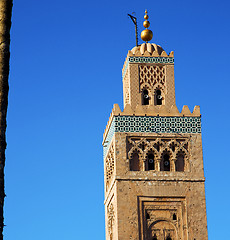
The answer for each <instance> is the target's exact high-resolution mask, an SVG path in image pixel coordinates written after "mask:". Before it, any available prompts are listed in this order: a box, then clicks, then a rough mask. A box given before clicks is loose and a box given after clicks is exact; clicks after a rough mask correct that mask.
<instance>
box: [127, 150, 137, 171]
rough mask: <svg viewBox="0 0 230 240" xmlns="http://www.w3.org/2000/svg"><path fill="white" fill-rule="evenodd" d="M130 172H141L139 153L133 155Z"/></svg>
mask: <svg viewBox="0 0 230 240" xmlns="http://www.w3.org/2000/svg"><path fill="white" fill-rule="evenodd" d="M129 165H130V171H139V170H140V163H139V155H138V153H137V152H135V153H133V155H132V158H131V159H130V161H129Z"/></svg>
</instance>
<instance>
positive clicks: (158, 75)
mask: <svg viewBox="0 0 230 240" xmlns="http://www.w3.org/2000/svg"><path fill="white" fill-rule="evenodd" d="M139 75H140V89H142V85H145V84H146V83H147V84H149V85H150V86H153V85H155V84H157V83H159V84H161V85H164V84H165V67H164V66H150V65H140V66H139Z"/></svg>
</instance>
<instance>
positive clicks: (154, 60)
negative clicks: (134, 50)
mask: <svg viewBox="0 0 230 240" xmlns="http://www.w3.org/2000/svg"><path fill="white" fill-rule="evenodd" d="M129 63H174V58H173V57H129V58H128V60H127V62H126V64H125V68H124V72H123V74H122V79H123V78H124V76H125V73H126V70H127V68H128V64H129Z"/></svg>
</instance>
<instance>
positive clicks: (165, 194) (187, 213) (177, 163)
mask: <svg viewBox="0 0 230 240" xmlns="http://www.w3.org/2000/svg"><path fill="white" fill-rule="evenodd" d="M145 13H146V14H145V16H144V18H145V21H144V23H143V25H144V27H145V28H146V29H145V30H144V31H142V33H141V38H142V40H143V41H145V43H143V44H141V45H139V46H137V47H134V48H133V49H132V50H131V51H128V55H127V57H126V60H125V63H124V67H123V70H122V79H123V94H124V110H123V111H121V110H120V108H119V106H118V105H117V104H115V105H114V107H113V109H112V113H111V115H110V118H109V121H108V123H107V126H106V129H105V132H104V136H103V148H104V176H105V202H104V204H105V220H106V221H105V223H106V240H129V239H130V240H207V239H208V235H207V220H206V204H205V189H204V182H205V178H204V170H203V154H202V139H201V115H200V108H199V106H195V107H194V110H193V112H192V113H191V112H190V110H189V108H188V106H184V107H183V109H182V111H181V112H179V111H178V109H177V107H176V101H175V87H174V54H173V52H171V53H170V54H167V53H166V52H165V51H164V49H163V48H162V47H160V46H159V45H157V44H154V43H149V41H150V40H151V39H152V36H153V33H152V31H151V30H149V29H148V28H149V26H150V23H149V21H148V15H147V11H146V12H145Z"/></svg>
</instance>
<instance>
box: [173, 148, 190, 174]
mask: <svg viewBox="0 0 230 240" xmlns="http://www.w3.org/2000/svg"><path fill="white" fill-rule="evenodd" d="M185 161H188V157H187V154H186V150H185V149H179V150H178V152H177V154H176V161H175V171H176V172H184V171H185V166H186V162H185Z"/></svg>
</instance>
